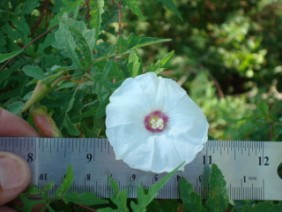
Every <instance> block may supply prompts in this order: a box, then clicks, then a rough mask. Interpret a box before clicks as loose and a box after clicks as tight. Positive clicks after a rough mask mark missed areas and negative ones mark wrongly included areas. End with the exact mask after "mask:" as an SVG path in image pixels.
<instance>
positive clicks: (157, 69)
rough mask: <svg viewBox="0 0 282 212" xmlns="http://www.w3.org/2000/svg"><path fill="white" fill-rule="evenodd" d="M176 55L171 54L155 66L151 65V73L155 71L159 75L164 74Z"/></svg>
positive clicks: (172, 52) (149, 68)
mask: <svg viewBox="0 0 282 212" xmlns="http://www.w3.org/2000/svg"><path fill="white" fill-rule="evenodd" d="M173 55H174V51H171V52H169V53H168V54H166V55H165V56H164V57H163V58H162V59H160V60H158V61H157V62H156V63H155V64H151V65H150V66H149V67H148V70H149V71H154V72H156V73H157V74H159V73H161V72H163V71H164V70H165V67H166V66H167V65H168V63H169V61H170V60H171V58H172V57H173Z"/></svg>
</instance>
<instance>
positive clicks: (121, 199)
mask: <svg viewBox="0 0 282 212" xmlns="http://www.w3.org/2000/svg"><path fill="white" fill-rule="evenodd" d="M109 181H110V184H111V186H112V188H113V191H114V193H113V196H112V197H111V201H112V202H113V203H114V204H115V205H116V206H117V209H118V211H124V212H127V211H129V210H128V208H127V192H126V190H122V191H119V188H118V184H117V182H115V181H114V180H113V179H112V178H111V177H110V178H109Z"/></svg>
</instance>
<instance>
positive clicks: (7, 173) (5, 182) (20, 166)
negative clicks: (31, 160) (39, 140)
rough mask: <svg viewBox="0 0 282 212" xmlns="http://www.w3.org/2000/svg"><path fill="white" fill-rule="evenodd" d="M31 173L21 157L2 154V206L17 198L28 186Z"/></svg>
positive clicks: (0, 177)
mask: <svg viewBox="0 0 282 212" xmlns="http://www.w3.org/2000/svg"><path fill="white" fill-rule="evenodd" d="M30 179H31V173H30V170H29V166H28V164H27V163H26V162H25V161H24V160H23V159H22V158H20V157H19V156H17V155H15V154H12V153H8V152H0V205H3V204H5V203H7V202H9V201H11V200H12V199H14V198H16V197H17V196H18V195H19V194H20V193H21V192H23V191H24V189H25V188H26V187H27V186H28V184H29V182H30Z"/></svg>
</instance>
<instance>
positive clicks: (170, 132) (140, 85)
mask: <svg viewBox="0 0 282 212" xmlns="http://www.w3.org/2000/svg"><path fill="white" fill-rule="evenodd" d="M106 114H107V117H106V128H107V129H106V134H107V137H108V140H109V142H110V143H111V145H112V146H113V149H114V152H115V154H116V159H118V160H119V159H122V160H123V161H124V162H125V163H127V164H128V165H129V166H130V167H132V168H136V169H141V170H144V171H152V172H156V173H161V172H164V171H166V172H169V171H172V170H173V169H174V168H176V167H177V166H178V165H180V164H181V163H183V162H184V161H185V164H187V163H189V162H191V161H192V160H193V159H194V158H195V156H196V154H197V153H198V152H199V151H201V150H202V148H203V144H204V143H205V142H206V141H207V132H208V122H207V120H206V118H205V116H204V114H203V113H202V111H201V110H200V108H199V107H198V106H197V105H196V104H195V103H194V102H193V101H192V100H191V98H190V97H189V96H188V95H187V93H186V91H185V90H184V89H182V88H181V87H180V86H179V85H178V84H177V83H176V82H175V81H173V80H171V79H166V78H162V77H157V75H156V74H155V73H152V72H150V73H146V74H142V75H140V76H137V77H135V78H128V79H126V80H125V81H124V82H123V83H122V85H121V86H120V87H119V88H118V89H117V90H116V91H114V92H113V94H112V95H111V97H110V103H109V104H108V105H107V108H106Z"/></svg>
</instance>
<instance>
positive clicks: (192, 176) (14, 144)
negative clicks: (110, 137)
mask: <svg viewBox="0 0 282 212" xmlns="http://www.w3.org/2000/svg"><path fill="white" fill-rule="evenodd" d="M0 151H8V152H13V153H16V154H18V155H20V156H21V157H23V158H24V159H25V160H26V161H27V162H28V164H29V165H30V168H31V171H32V184H34V185H37V186H38V187H43V186H44V185H45V184H47V183H50V182H52V183H54V188H57V187H58V186H59V185H60V184H61V182H62V180H63V178H64V175H65V173H66V169H67V167H68V166H69V165H71V166H72V168H73V170H74V181H73V185H72V187H71V189H70V191H71V192H77V193H82V192H93V193H95V194H96V195H97V196H99V197H110V195H111V188H110V186H109V183H108V177H109V176H112V177H113V179H114V180H115V181H117V182H118V185H119V187H120V189H127V191H128V196H129V197H130V198H134V197H136V191H137V187H138V186H140V185H143V186H145V187H146V186H150V185H152V184H153V183H155V182H157V181H158V180H160V179H161V178H162V177H163V176H165V173H162V174H155V173H151V172H143V171H140V170H135V169H132V168H130V167H128V166H127V165H126V164H125V163H124V162H122V161H120V160H119V161H117V160H115V155H114V152H113V149H112V147H111V145H110V144H109V142H108V141H107V139H103V138H102V139H100V138H27V137H24V138H20V137H2V138H0ZM213 163H215V164H216V165H217V166H218V167H219V168H220V169H221V171H222V173H223V175H224V178H225V181H226V189H227V193H228V195H229V197H230V199H233V200H282V192H281V191H282V142H269V141H267V142H257V141H256V142H254V141H208V142H207V143H206V145H205V146H204V148H203V150H202V151H201V152H199V153H198V155H197V156H196V158H195V159H194V160H193V162H191V163H190V164H188V165H186V166H185V169H184V171H183V172H182V171H179V172H178V173H177V174H176V175H175V177H173V178H172V179H171V180H170V181H169V182H168V183H167V184H166V185H165V186H164V187H163V188H162V189H161V191H160V192H159V195H158V198H166V199H176V198H179V192H178V180H179V176H184V177H185V178H186V179H187V180H188V181H189V182H190V183H192V185H193V186H194V189H195V191H196V192H198V193H199V194H200V195H201V196H202V197H205V195H206V189H204V187H203V186H202V185H203V183H202V182H203V178H204V177H203V172H204V169H205V168H206V167H208V166H209V165H211V164H213Z"/></svg>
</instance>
